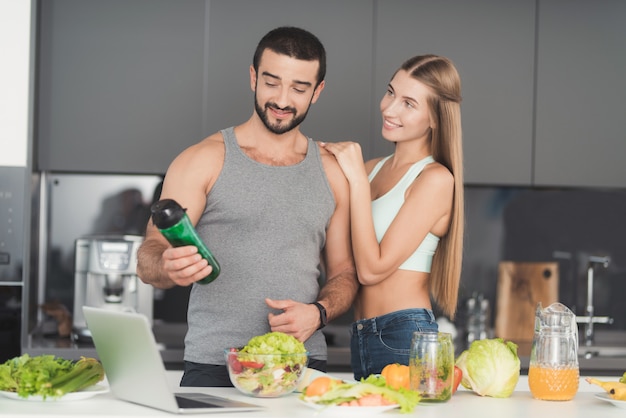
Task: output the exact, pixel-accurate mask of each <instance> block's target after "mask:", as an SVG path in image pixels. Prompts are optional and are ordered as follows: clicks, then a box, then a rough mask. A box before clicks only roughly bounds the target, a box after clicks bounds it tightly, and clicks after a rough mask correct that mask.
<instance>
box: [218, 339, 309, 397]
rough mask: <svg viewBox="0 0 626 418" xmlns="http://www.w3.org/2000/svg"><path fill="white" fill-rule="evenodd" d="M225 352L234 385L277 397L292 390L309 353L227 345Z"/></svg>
mask: <svg viewBox="0 0 626 418" xmlns="http://www.w3.org/2000/svg"><path fill="white" fill-rule="evenodd" d="M224 355H225V356H226V365H227V367H228V375H229V376H230V381H231V382H232V383H233V385H234V386H235V387H236V388H237V389H238V390H239V391H240V392H242V393H244V394H246V395H249V396H254V397H257V398H276V397H279V396H283V395H286V394H288V393H291V392H293V391H294V390H295V389H296V388H297V386H298V383H299V381H300V379H301V377H302V375H303V372H304V370H305V369H306V366H307V363H308V361H309V355H308V353H295V354H251V353H247V352H241V351H239V349H237V348H230V349H226V350H225V352H224Z"/></svg>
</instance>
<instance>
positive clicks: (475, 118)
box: [373, 0, 535, 185]
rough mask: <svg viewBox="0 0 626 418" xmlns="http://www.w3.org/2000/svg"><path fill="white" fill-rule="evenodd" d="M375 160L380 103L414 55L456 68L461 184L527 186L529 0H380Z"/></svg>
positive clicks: (531, 36)
mask: <svg viewBox="0 0 626 418" xmlns="http://www.w3.org/2000/svg"><path fill="white" fill-rule="evenodd" d="M378 5H379V7H378V9H377V12H376V29H375V33H376V38H375V44H374V48H375V51H376V52H375V56H376V59H375V63H374V65H375V69H376V70H375V82H374V89H375V96H376V103H375V106H373V107H374V109H373V111H374V113H375V115H376V116H375V118H374V121H375V128H374V135H375V138H374V141H375V142H374V151H373V155H381V154H383V153H387V152H389V150H390V149H391V148H389V147H387V145H386V144H381V143H382V142H384V140H383V139H382V138H381V136H380V128H381V120H380V112H379V111H378V101H379V100H380V98H381V97H382V94H383V93H384V91H385V89H386V86H387V83H388V82H389V80H390V78H391V76H392V75H393V72H394V71H395V70H396V69H397V68H398V67H399V66H400V64H401V63H402V62H403V61H404V60H406V59H407V58H409V57H411V56H413V55H421V54H429V53H431V54H437V55H444V56H446V57H448V58H450V59H451V60H452V61H453V62H454V64H455V65H456V67H457V69H458V70H459V73H460V76H461V83H462V96H463V102H462V105H461V112H462V123H463V150H464V160H465V161H464V164H465V182H466V183H468V184H510V185H520V184H523V185H526V184H530V181H531V170H532V110H533V70H534V68H533V65H534V48H535V45H534V28H535V1H534V0H476V1H471V2H468V1H465V0H446V1H437V2H433V1H403V0H385V1H380V2H378Z"/></svg>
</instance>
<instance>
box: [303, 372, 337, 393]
mask: <svg viewBox="0 0 626 418" xmlns="http://www.w3.org/2000/svg"><path fill="white" fill-rule="evenodd" d="M336 382H337V380H336V379H332V378H330V377H328V376H320V377H317V378H315V379H314V380H313V381H311V383H309V386H307V387H306V389H305V390H304V395H305V396H321V395H323V394H325V393H326V392H328V390H329V389H330V388H331V387H332V386H333V385H334V384H335V383H336Z"/></svg>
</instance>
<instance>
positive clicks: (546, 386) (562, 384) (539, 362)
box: [528, 303, 579, 401]
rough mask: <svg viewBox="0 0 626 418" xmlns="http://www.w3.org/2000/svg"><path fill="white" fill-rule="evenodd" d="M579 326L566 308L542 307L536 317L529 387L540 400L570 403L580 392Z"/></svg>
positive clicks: (557, 306) (563, 306)
mask: <svg viewBox="0 0 626 418" xmlns="http://www.w3.org/2000/svg"><path fill="white" fill-rule="evenodd" d="M578 381H579V370H578V326H577V324H576V316H575V315H574V313H573V312H572V311H570V310H569V309H568V308H567V307H566V306H565V305H563V304H561V303H553V304H552V305H550V306H548V307H547V308H545V309H542V308H541V303H540V304H539V305H538V306H537V311H536V316H535V335H534V338H533V346H532V351H531V353H530V366H529V368H528V386H529V388H530V392H531V394H532V395H533V397H534V398H536V399H542V400H548V401H568V400H571V399H572V398H574V396H575V395H576V392H578Z"/></svg>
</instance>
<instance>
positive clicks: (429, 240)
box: [368, 155, 439, 273]
mask: <svg viewBox="0 0 626 418" xmlns="http://www.w3.org/2000/svg"><path fill="white" fill-rule="evenodd" d="M389 158H391V155H390V156H388V157H385V158H383V159H382V160H380V161H379V162H378V163H377V164H376V166H374V169H373V170H372V172H371V173H370V175H369V176H368V179H369V181H370V182H371V181H372V180H373V179H374V177H376V174H378V171H379V170H380V168H381V167H382V166H383V164H384V163H385V161H387V160H388V159H389ZM434 161H435V159H434V158H433V157H432V156H430V155H429V156H428V157H426V158H424V159H422V160H420V161H418V162H416V163H415V164H413V165H412V166H411V168H409V170H408V171H407V172H406V174H405V175H404V176H403V177H402V178H401V179H400V181H398V183H396V185H395V186H393V187H392V188H391V190H389V191H388V192H387V193H385V194H384V195H382V196H381V197H379V198H378V199H376V200H373V201H372V215H373V218H374V230H375V231H376V239H377V240H378V242H379V243H380V241H381V240H382V239H383V236H384V235H385V233H386V232H387V229H388V228H389V225H391V222H392V221H393V220H394V218H395V217H396V215H397V214H398V212H399V211H400V208H401V207H402V205H403V204H404V194H405V192H406V189H407V188H408V187H409V186H410V185H411V183H413V180H415V178H416V177H417V176H418V175H419V174H420V173H421V172H422V170H423V169H424V167H425V166H426V165H428V164H430V163H432V162H434ZM438 243H439V237H438V236H436V235H433V234H431V233H430V232H429V233H428V234H427V235H426V237H425V238H424V241H422V243H421V244H420V245H419V247H417V249H416V250H415V252H414V253H413V254H411V256H410V257H409V258H408V259H407V260H406V261H405V262H404V263H402V264H401V265H400V267H399V268H400V270H412V271H422V272H425V273H430V267H431V265H432V262H433V255H434V254H435V250H436V249H437V244H438Z"/></svg>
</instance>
